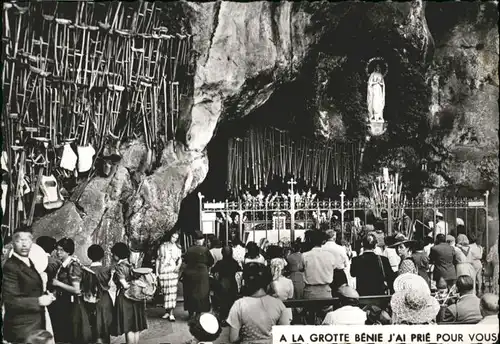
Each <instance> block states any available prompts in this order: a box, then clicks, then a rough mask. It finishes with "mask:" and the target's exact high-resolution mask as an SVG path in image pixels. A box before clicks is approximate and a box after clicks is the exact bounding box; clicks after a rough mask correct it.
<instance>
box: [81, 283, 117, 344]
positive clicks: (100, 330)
mask: <svg viewBox="0 0 500 344" xmlns="http://www.w3.org/2000/svg"><path fill="white" fill-rule="evenodd" d="M85 309H86V310H87V314H88V317H89V322H90V328H91V329H92V342H93V343H95V342H97V339H103V340H104V343H109V342H110V336H111V325H112V323H113V301H112V300H111V296H110V295H109V293H108V292H107V291H105V292H103V294H102V295H101V297H100V299H99V301H98V302H97V303H85Z"/></svg>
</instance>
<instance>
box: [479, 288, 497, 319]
mask: <svg viewBox="0 0 500 344" xmlns="http://www.w3.org/2000/svg"><path fill="white" fill-rule="evenodd" d="M479 309H480V310H481V315H482V316H483V317H486V316H488V315H498V295H495V294H491V293H487V294H484V295H483V297H482V298H481V301H480V303H479Z"/></svg>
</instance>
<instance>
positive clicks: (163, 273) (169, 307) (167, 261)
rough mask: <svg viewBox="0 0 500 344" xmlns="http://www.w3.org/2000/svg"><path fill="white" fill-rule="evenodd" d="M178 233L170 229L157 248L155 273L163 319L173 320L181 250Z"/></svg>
mask: <svg viewBox="0 0 500 344" xmlns="http://www.w3.org/2000/svg"><path fill="white" fill-rule="evenodd" d="M178 239H179V233H177V232H175V231H172V232H171V233H170V234H169V237H168V238H167V240H166V241H165V242H164V243H163V244H161V246H160V248H159V249H158V259H157V260H156V275H157V276H158V279H159V281H160V287H161V291H162V293H163V308H165V314H164V315H163V319H168V320H170V321H175V317H174V309H175V305H176V303H177V285H178V284H179V270H180V268H181V264H182V259H181V256H182V251H181V248H180V246H179V244H178V243H177V240H178Z"/></svg>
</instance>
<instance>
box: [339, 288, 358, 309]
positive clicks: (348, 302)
mask: <svg viewBox="0 0 500 344" xmlns="http://www.w3.org/2000/svg"><path fill="white" fill-rule="evenodd" d="M337 294H338V296H339V299H340V303H341V304H342V306H357V305H358V304H359V294H358V292H357V291H356V290H355V289H353V288H352V287H350V286H347V285H343V286H341V287H340V288H339V289H338V290H337Z"/></svg>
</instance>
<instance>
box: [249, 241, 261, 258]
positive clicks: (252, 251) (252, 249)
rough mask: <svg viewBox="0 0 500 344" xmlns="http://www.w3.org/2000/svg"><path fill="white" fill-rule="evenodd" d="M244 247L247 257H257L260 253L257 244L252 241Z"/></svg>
mask: <svg viewBox="0 0 500 344" xmlns="http://www.w3.org/2000/svg"><path fill="white" fill-rule="evenodd" d="M246 249H247V256H248V258H257V257H258V256H259V254H260V250H259V246H257V244H256V243H255V242H253V241H250V242H249V243H248V244H247V246H246Z"/></svg>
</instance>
